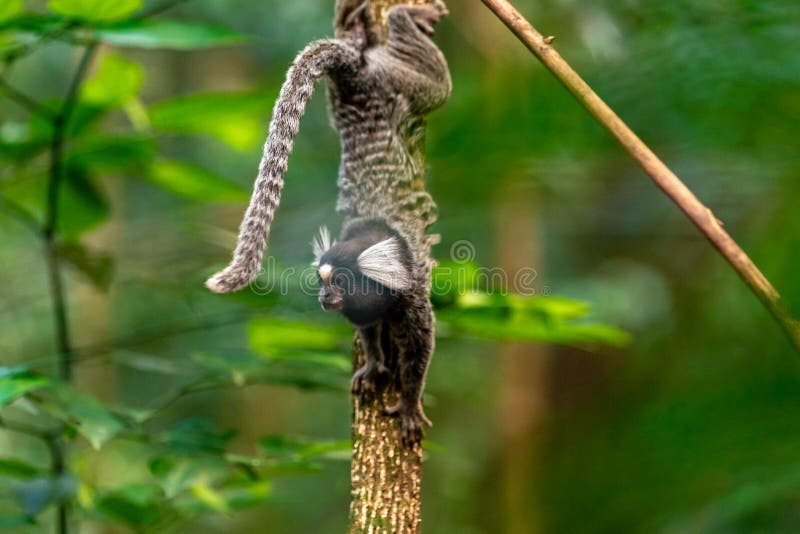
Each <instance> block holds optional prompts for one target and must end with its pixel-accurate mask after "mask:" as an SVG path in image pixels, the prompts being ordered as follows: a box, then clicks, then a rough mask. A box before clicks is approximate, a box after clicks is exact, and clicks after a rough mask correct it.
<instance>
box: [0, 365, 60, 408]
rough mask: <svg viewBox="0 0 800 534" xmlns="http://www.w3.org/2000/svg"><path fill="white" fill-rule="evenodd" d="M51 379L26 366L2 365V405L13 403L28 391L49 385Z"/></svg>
mask: <svg viewBox="0 0 800 534" xmlns="http://www.w3.org/2000/svg"><path fill="white" fill-rule="evenodd" d="M49 383H50V381H49V380H48V379H47V378H45V377H43V376H39V375H36V374H34V373H32V372H31V371H29V370H28V369H27V368H25V367H0V406H6V405H7V404H11V403H12V402H14V401H15V400H17V399H18V398H20V397H22V396H23V395H25V394H26V393H30V392H31V391H35V390H37V389H40V388H42V387H44V386H46V385H48V384H49Z"/></svg>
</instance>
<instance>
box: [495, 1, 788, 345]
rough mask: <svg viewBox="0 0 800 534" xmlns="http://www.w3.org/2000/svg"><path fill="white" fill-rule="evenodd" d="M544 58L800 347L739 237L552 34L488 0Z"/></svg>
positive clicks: (505, 4) (777, 299)
mask: <svg viewBox="0 0 800 534" xmlns="http://www.w3.org/2000/svg"><path fill="white" fill-rule="evenodd" d="M482 2H483V3H484V4H485V5H486V7H488V8H489V9H490V10H491V11H492V12H493V13H494V14H495V15H497V17H498V18H499V19H500V20H501V21H503V23H504V24H505V25H506V26H507V27H508V28H509V29H510V30H511V31H512V32H513V33H514V35H516V36H517V38H518V39H519V40H520V41H522V43H523V44H524V45H525V46H526V47H527V48H528V50H530V51H531V52H533V54H534V55H535V56H536V57H537V58H539V60H540V61H541V62H542V63H543V64H544V65H545V66H546V67H547V68H548V70H550V72H552V73H553V74H554V75H555V77H556V78H558V80H559V81H560V82H561V83H562V84H563V85H564V86H565V87H566V88H567V89H568V90H569V91H570V92H571V93H572V94H573V95H574V96H575V98H576V99H577V100H578V102H580V103H581V104H582V105H583V106H584V107H585V108H586V109H587V110H588V111H589V113H591V114H592V116H594V118H595V119H596V120H597V121H598V122H599V123H600V124H601V125H603V127H605V128H606V129H607V130H608V131H609V132H610V133H611V135H613V136H614V137H615V138H616V139H617V141H619V143H620V144H621V145H622V146H623V148H624V149H625V150H626V151H627V152H628V153H629V154H630V155H631V157H633V159H634V160H636V162H637V163H639V165H640V166H641V167H642V168H643V169H644V171H645V172H646V173H647V174H649V175H650V177H651V178H652V179H653V181H654V182H655V183H656V185H657V186H658V187H660V188H661V190H662V191H664V193H666V195H667V196H668V197H669V198H670V199H672V201H673V202H674V203H675V204H677V205H678V207H679V208H680V209H681V210H682V211H683V212H684V213H685V214H686V216H687V217H689V219H690V220H691V221H692V222H693V223H694V224H695V226H697V228H698V229H699V230H700V231H701V232H702V233H703V234H704V235H705V236H706V238H708V240H709V241H710V242H711V244H712V245H713V246H714V247H715V248H716V249H717V251H718V252H719V253H720V254H721V255H722V257H723V258H725V260H726V261H727V262H728V263H730V264H731V266H732V267H733V268H734V270H736V272H737V273H738V274H739V276H740V277H741V278H742V280H744V282H745V283H746V284H747V285H748V286H749V287H750V289H751V290H752V291H753V293H755V295H756V296H757V297H758V299H759V300H760V301H761V303H762V304H763V305H764V306H765V307H766V308H767V309H768V310H769V312H770V313H771V314H772V316H773V317H774V318H775V320H776V321H777V322H778V323H779V324H780V325H781V327H782V328H783V330H784V332H785V333H786V335H787V336H788V338H789V340H790V341H791V342H792V344H793V345H794V347H795V349H796V350H797V351H798V352H800V322H798V321H797V320H796V319H794V318H793V317H792V316H791V315H790V314H789V311H788V310H787V308H786V304H785V302H784V301H783V299H782V298H781V296H780V294H779V293H778V292H777V291H776V290H775V288H774V287H773V286H772V284H770V282H769V280H767V278H766V277H765V276H764V275H763V274H762V273H761V271H760V270H759V269H758V267H757V266H756V265H755V263H753V261H752V260H751V259H750V258H749V257H748V256H747V254H745V252H744V251H743V250H742V249H741V247H739V245H738V244H737V243H736V241H734V240H733V238H731V236H730V235H728V233H727V232H726V231H725V230H724V229H723V228H722V223H721V222H720V221H719V220H718V219H717V218H716V217H715V216H714V214H713V212H712V211H711V210H710V209H709V208H708V207H706V206H705V205H704V204H703V203H702V202H700V200H699V199H698V198H697V197H696V196H695V195H694V193H692V191H691V190H690V189H689V188H688V187H686V185H685V184H684V183H683V182H682V181H681V180H680V178H678V177H677V176H676V175H675V173H673V172H672V171H671V170H670V169H669V167H667V166H666V165H665V164H664V162H662V161H661V160H660V159H659V158H658V156H656V155H655V153H654V152H653V151H652V150H650V148H649V147H648V146H647V145H646V144H645V143H644V142H643V141H642V140H641V139H639V137H637V135H636V134H635V133H634V132H633V131H632V130H631V129H630V128H629V127H628V125H627V124H625V123H624V122H623V121H622V119H620V118H619V117H618V116H617V114H616V113H614V110H612V109H611V108H610V107H609V106H608V105H607V104H606V103H605V102H604V101H603V100H602V99H601V98H600V97H599V96H597V93H595V92H594V91H593V90H592V88H591V87H590V86H589V84H587V83H586V82H585V81H584V80H583V79H582V78H581V77H580V75H578V73H577V72H575V70H574V69H573V68H572V67H571V66H570V65H569V63H567V62H566V61H565V60H564V58H562V57H561V55H559V53H558V52H556V50H555V48H553V46H552V45H551V43H552V38H549V37H548V38H545V37H543V36H542V35H541V34H540V33H539V32H538V31H536V29H535V28H534V27H533V26H532V25H531V24H530V22H528V21H527V20H525V18H524V17H523V16H522V15H521V14H520V13H519V11H517V10H516V9H515V8H514V6H512V5H511V4H510V3H509V2H508V1H507V0H482Z"/></svg>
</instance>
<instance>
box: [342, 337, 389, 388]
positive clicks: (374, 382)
mask: <svg viewBox="0 0 800 534" xmlns="http://www.w3.org/2000/svg"><path fill="white" fill-rule="evenodd" d="M381 328H382V324H381V322H380V321H379V322H377V323H375V324H373V325H370V326H365V327H363V328H359V329H358V337H359V338H360V339H361V347H362V348H363V349H364V358H365V360H366V363H365V364H364V366H363V367H361V369H359V370H357V371H356V372H355V373H354V374H353V379H352V381H351V382H350V389H351V391H352V392H353V395H359V396H364V395H376V394H378V393H380V392H381V391H382V390H383V388H385V387H386V385H387V383H388V379H389V369H388V368H387V367H386V358H385V356H384V354H383V348H382V347H381Z"/></svg>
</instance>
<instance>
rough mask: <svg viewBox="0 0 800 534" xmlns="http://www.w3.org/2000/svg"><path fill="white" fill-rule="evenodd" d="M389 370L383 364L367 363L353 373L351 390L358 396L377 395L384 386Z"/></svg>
mask: <svg viewBox="0 0 800 534" xmlns="http://www.w3.org/2000/svg"><path fill="white" fill-rule="evenodd" d="M388 374H389V370H388V369H387V368H386V367H385V366H384V365H382V364H374V365H371V364H369V363H368V364H366V365H364V366H363V367H362V368H361V369H359V370H357V371H356V372H355V373H353V378H352V380H351V381H350V391H351V392H352V393H353V395H356V396H362V397H363V396H366V395H376V394H377V393H378V392H379V391H380V390H381V388H382V386H383V384H384V382H385V380H384V378H385V377H386V376H388Z"/></svg>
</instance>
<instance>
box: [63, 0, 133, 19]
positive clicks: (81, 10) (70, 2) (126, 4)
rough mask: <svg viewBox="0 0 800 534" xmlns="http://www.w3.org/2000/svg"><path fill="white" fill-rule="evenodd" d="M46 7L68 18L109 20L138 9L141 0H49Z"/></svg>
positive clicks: (121, 17)
mask: <svg viewBox="0 0 800 534" xmlns="http://www.w3.org/2000/svg"><path fill="white" fill-rule="evenodd" d="M47 7H48V8H49V9H50V10H51V11H53V12H54V13H58V14H59V15H64V16H65V17H69V18H77V19H84V20H88V21H92V22H111V21H115V20H120V19H123V18H125V17H127V16H128V15H131V14H132V13H134V12H136V11H138V10H139V9H140V8H141V7H142V0H50V1H49V2H48V4H47Z"/></svg>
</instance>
